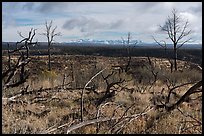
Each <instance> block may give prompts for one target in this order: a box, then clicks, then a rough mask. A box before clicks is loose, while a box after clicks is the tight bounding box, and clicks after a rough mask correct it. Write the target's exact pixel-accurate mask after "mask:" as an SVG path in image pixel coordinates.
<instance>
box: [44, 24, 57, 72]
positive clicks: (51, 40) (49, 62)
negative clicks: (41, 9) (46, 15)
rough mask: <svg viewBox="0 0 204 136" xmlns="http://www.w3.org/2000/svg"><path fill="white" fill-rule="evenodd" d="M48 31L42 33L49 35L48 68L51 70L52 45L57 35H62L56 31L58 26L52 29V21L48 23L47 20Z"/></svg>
mask: <svg viewBox="0 0 204 136" xmlns="http://www.w3.org/2000/svg"><path fill="white" fill-rule="evenodd" d="M45 27H46V32H45V33H42V35H45V36H46V37H47V43H48V70H49V71H51V61H50V59H51V52H50V50H51V46H52V42H53V41H54V37H55V36H61V33H60V32H59V33H55V30H56V29H57V26H55V28H53V29H52V21H50V23H49V24H48V22H47V21H46V22H45Z"/></svg>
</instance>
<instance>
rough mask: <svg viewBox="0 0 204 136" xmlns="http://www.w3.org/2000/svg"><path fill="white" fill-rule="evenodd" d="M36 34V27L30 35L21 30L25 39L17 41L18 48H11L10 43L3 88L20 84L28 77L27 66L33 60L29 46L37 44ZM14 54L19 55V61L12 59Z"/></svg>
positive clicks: (3, 75)
mask: <svg viewBox="0 0 204 136" xmlns="http://www.w3.org/2000/svg"><path fill="white" fill-rule="evenodd" d="M35 34H36V29H31V30H30V31H29V34H28V37H25V36H23V35H22V34H21V33H20V32H19V35H20V36H21V37H22V38H23V40H21V41H20V42H17V43H16V49H14V50H10V45H9V44H8V62H7V65H8V66H7V68H5V69H4V70H3V71H2V82H3V89H4V88H9V87H16V86H19V85H20V84H22V83H24V82H26V79H28V76H29V73H28V70H26V68H25V66H26V65H27V64H28V63H29V62H30V60H31V59H30V58H29V46H33V45H35V44H37V42H33V38H34V36H35ZM14 54H15V55H17V61H15V60H13V59H11V55H14Z"/></svg>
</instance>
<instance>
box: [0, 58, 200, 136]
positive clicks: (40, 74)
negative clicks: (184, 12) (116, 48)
mask: <svg viewBox="0 0 204 136" xmlns="http://www.w3.org/2000/svg"><path fill="white" fill-rule="evenodd" d="M38 59H39V60H37V59H35V62H33V63H32V64H30V65H29V69H30V72H31V77H30V79H29V80H28V81H27V82H26V83H25V84H24V85H21V86H20V87H17V88H10V89H7V90H4V92H3V97H9V96H12V95H14V94H15V93H17V92H19V90H20V88H21V87H25V86H27V85H29V88H28V90H33V89H34V90H38V89H40V88H41V87H42V88H52V87H54V86H58V85H62V82H63V77H64V74H66V75H68V78H67V80H66V83H70V85H68V86H66V88H61V89H56V90H48V91H45V92H40V93H37V94H35V95H34V94H33V95H32V94H31V95H25V96H22V97H21V98H20V99H19V100H21V101H19V102H16V103H10V104H4V105H2V133H5V134H11V133H21V134H22V133H24V134H25V133H26V134H31V133H34V134H38V133H42V132H45V131H46V130H48V129H50V130H51V129H52V128H56V127H58V126H60V125H63V124H65V123H68V124H69V125H68V126H71V125H73V124H76V123H79V122H80V97H81V91H82V89H77V88H81V87H84V85H85V84H86V82H87V81H88V80H89V79H90V78H91V77H92V76H93V75H94V74H96V73H97V72H98V71H99V70H101V69H102V68H104V66H108V69H107V70H106V71H104V72H103V74H104V75H108V74H109V73H111V66H113V65H124V64H126V63H125V61H126V59H125V58H109V57H91V56H53V64H52V66H53V70H52V71H51V72H49V71H47V70H46V67H47V64H46V61H45V60H46V57H38ZM145 60H146V58H136V57H133V58H132V67H131V72H130V73H128V74H127V73H120V74H119V73H116V74H115V75H113V76H112V77H111V78H110V80H109V81H110V82H111V81H112V82H113V81H117V80H119V78H122V79H126V80H127V81H126V82H124V83H123V84H121V86H122V87H119V88H118V91H117V92H116V94H115V96H114V97H112V98H109V99H107V100H106V101H105V102H103V103H102V104H104V103H106V102H109V103H110V104H107V105H105V106H104V107H102V108H101V112H100V116H101V117H112V116H113V113H114V117H121V116H122V115H123V114H124V112H125V111H126V110H127V108H128V107H130V106H131V105H132V104H134V105H133V106H132V107H131V108H130V109H129V110H128V111H127V113H126V115H133V114H137V113H141V112H142V111H143V110H144V109H145V107H147V106H148V105H153V103H152V99H153V97H156V96H157V95H161V90H162V89H163V88H164V92H163V94H162V95H164V96H165V95H167V94H168V89H167V85H166V84H167V83H166V82H165V78H164V77H163V76H162V74H160V75H159V76H158V78H159V79H158V81H157V82H156V83H155V84H154V85H153V87H151V88H150V89H149V90H148V89H147V90H145V91H144V92H143V93H141V92H139V91H138V87H142V86H147V85H148V82H147V79H146V78H144V80H142V83H144V84H139V86H138V79H137V78H138V76H139V75H141V74H142V75H143V76H146V77H149V78H151V74H150V73H149V72H148V71H147V70H144V69H142V68H141V67H140V65H141V63H144V64H148V63H147V62H146V61H145ZM156 62H159V61H158V60H157V61H156ZM166 63H167V62H166V61H165V62H164V64H163V63H161V62H160V63H159V65H161V64H162V65H168V64H166ZM71 64H72V66H73V67H71V66H70V65H71ZM133 64H134V65H133ZM182 64H184V62H180V65H182ZM157 65H158V64H157ZM109 66H110V67H109ZM157 70H159V68H158V69H157ZM159 72H160V73H163V75H164V74H165V76H167V77H168V78H169V80H170V81H172V82H176V84H175V85H179V84H182V83H185V82H189V81H192V82H196V81H198V80H200V79H201V78H202V75H201V72H199V71H196V70H192V71H188V70H187V69H186V70H183V72H177V73H170V72H169V69H166V71H165V70H163V71H162V70H160V71H159ZM136 73H139V75H136V76H135V75H134V74H136ZM72 74H73V75H72ZM175 80H176V81H175ZM148 81H149V80H148ZM93 84H94V85H95V86H96V91H97V92H98V93H99V94H98V95H97V94H95V93H93V92H90V91H88V90H86V91H85V95H84V107H85V111H84V119H85V120H90V119H94V118H96V115H97V109H98V108H97V107H96V102H97V101H98V100H99V99H100V98H101V97H102V96H103V95H104V92H105V89H106V83H105V81H104V80H103V78H102V77H101V76H98V77H97V78H96V79H94V81H93V82H92V85H93ZM191 86H192V84H191V85H187V86H184V87H181V88H178V89H177V90H176V92H177V93H178V95H182V94H184V93H185V91H186V90H187V89H188V88H190V87H191ZM68 88H71V89H68ZM119 90H120V91H119ZM198 95H199V94H195V95H192V96H191V98H196V97H197V96H198ZM41 97H42V98H41ZM176 100H177V99H176V98H175V99H174V98H173V97H172V98H171V101H172V102H173V101H176ZM26 102H28V103H26ZM201 106H202V99H201V98H200V99H196V100H193V101H189V102H184V103H183V104H182V105H181V106H180V109H181V110H182V111H183V112H184V113H186V114H187V113H188V114H191V115H192V116H193V117H195V118H197V119H199V120H201V118H202V110H201V109H202V108H201ZM160 112H162V111H158V110H153V111H151V112H149V113H147V114H146V115H145V116H140V117H138V118H135V119H134V120H132V121H131V122H129V123H128V121H126V122H124V123H121V124H120V122H119V124H118V125H116V127H115V128H114V129H113V130H110V129H111V127H112V126H113V125H114V124H115V123H116V122H117V121H118V120H112V121H107V122H101V123H100V129H99V131H98V132H97V124H92V125H88V126H84V127H82V128H79V129H76V130H74V131H72V132H71V133H74V134H90V133H122V134H141V133H145V134H146V133H150V134H179V133H182V134H194V133H201V132H202V130H201V128H202V125H200V126H195V127H192V128H190V129H187V130H185V128H187V127H190V126H192V124H190V123H188V122H185V121H187V120H191V121H192V119H191V118H190V117H185V116H184V115H182V114H181V113H180V112H179V111H178V110H177V109H175V110H173V111H172V112H170V113H169V114H165V115H164V116H162V117H161V118H160V119H158V120H157V116H158V113H160ZM43 113H44V114H43ZM184 122H185V123H184ZM125 123H127V124H126V125H125V126H124V128H123V129H121V130H120V127H121V126H122V124H125ZM68 126H65V127H61V128H60V129H57V130H55V131H52V132H50V133H59V134H61V133H66V129H67V128H68ZM117 129H118V130H117Z"/></svg>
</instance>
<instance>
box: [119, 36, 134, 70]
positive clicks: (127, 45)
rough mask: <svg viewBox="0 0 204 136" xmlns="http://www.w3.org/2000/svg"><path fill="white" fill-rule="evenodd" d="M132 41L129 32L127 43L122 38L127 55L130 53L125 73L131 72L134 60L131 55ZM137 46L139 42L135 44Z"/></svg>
mask: <svg viewBox="0 0 204 136" xmlns="http://www.w3.org/2000/svg"><path fill="white" fill-rule="evenodd" d="M130 39H131V36H130V32H128V37H127V41H125V40H124V39H123V37H122V41H123V44H124V45H125V46H126V49H127V53H128V62H127V65H126V67H125V72H127V71H128V70H129V66H130V62H131V59H132V57H131V54H130ZM136 44H137V42H136V43H135V45H136Z"/></svg>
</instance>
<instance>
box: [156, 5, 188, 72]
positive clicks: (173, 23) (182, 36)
mask: <svg viewBox="0 0 204 136" xmlns="http://www.w3.org/2000/svg"><path fill="white" fill-rule="evenodd" d="M188 27H189V21H188V20H187V21H185V22H184V21H183V19H182V18H181V16H180V15H179V14H178V12H177V11H176V10H175V9H173V10H172V16H171V17H170V16H168V18H167V20H166V22H165V24H164V25H163V26H160V29H161V31H162V32H165V33H167V35H168V38H169V39H170V40H171V42H172V43H173V51H174V58H173V59H174V70H175V71H177V50H178V49H179V48H180V47H182V46H183V45H184V44H185V43H187V42H190V40H191V39H192V38H189V35H190V34H191V32H192V30H188ZM157 43H158V42H157Z"/></svg>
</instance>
